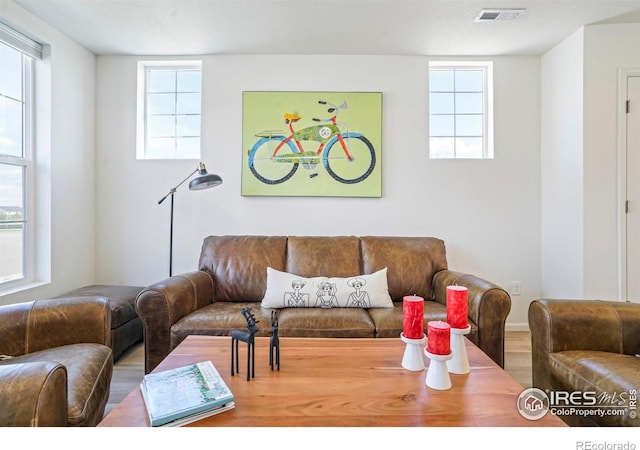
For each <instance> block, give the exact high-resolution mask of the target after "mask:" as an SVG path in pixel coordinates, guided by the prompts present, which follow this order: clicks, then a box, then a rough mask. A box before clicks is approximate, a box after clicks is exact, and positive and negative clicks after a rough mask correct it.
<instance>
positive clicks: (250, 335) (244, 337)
mask: <svg viewBox="0 0 640 450" xmlns="http://www.w3.org/2000/svg"><path fill="white" fill-rule="evenodd" d="M242 315H243V316H244V318H245V320H246V321H247V330H248V332H246V331H240V330H234V331H232V332H231V376H234V375H235V372H237V373H240V367H239V361H238V360H239V357H238V356H239V355H238V342H239V341H242V342H246V343H247V381H249V380H250V379H251V378H255V376H256V373H255V361H256V350H255V339H254V336H255V334H256V333H257V332H258V327H257V326H256V323H258V322H259V320H256V318H255V316H254V315H253V313H252V312H251V308H243V309H242ZM234 366H235V372H234V370H233V369H234Z"/></svg>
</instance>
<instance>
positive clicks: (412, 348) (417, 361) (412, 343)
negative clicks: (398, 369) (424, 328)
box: [400, 332, 427, 372]
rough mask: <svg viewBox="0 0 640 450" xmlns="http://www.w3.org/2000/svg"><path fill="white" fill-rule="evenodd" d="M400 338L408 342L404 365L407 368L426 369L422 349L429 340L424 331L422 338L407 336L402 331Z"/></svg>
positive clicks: (414, 369)
mask: <svg viewBox="0 0 640 450" xmlns="http://www.w3.org/2000/svg"><path fill="white" fill-rule="evenodd" d="M400 339H402V342H404V343H405V344H407V346H406V347H405V349H404V355H403V357H402V367H404V368H405V369H407V370H413V371H416V372H419V371H421V370H424V368H425V365H424V358H423V357H422V349H423V348H424V345H425V343H426V342H427V336H426V335H425V334H424V333H423V334H422V338H420V339H409V338H408V337H405V335H404V332H402V333H400Z"/></svg>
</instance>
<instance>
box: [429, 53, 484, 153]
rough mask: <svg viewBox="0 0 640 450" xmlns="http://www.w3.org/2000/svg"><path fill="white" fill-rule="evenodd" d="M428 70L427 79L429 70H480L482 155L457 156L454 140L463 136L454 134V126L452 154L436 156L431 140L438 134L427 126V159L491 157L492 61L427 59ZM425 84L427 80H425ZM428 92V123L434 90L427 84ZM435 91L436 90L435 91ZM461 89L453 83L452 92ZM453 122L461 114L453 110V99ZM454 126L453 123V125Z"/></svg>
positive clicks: (454, 92) (430, 116)
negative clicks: (481, 83)
mask: <svg viewBox="0 0 640 450" xmlns="http://www.w3.org/2000/svg"><path fill="white" fill-rule="evenodd" d="M428 70H429V72H428V76H427V80H429V78H430V75H431V72H432V71H435V70H443V71H444V70H453V71H454V72H455V71H460V70H481V71H482V72H483V86H482V94H483V101H482V118H483V120H482V122H483V123H482V156H477V157H476V156H458V155H457V154H456V153H457V150H456V140H457V138H460V137H464V136H458V135H457V134H456V130H455V128H454V132H453V135H452V136H446V137H452V138H453V139H454V149H453V156H436V155H434V154H433V152H432V141H433V139H434V138H437V137H440V136H433V135H432V132H431V126H429V144H428V147H429V159H493V158H494V132H493V114H494V111H493V62H492V61H429V69H428ZM427 84H429V82H428V81H427ZM427 92H428V119H429V123H430V122H431V118H432V113H431V94H432V93H434V91H431V87H430V86H429V87H428V89H427ZM436 92H437V91H436ZM458 92H463V91H456V89H455V85H454V88H453V91H451V93H452V94H454V99H455V94H456V93H458ZM452 115H453V117H454V124H455V121H456V118H457V117H458V116H459V115H461V114H458V113H456V111H455V100H454V112H453V114H452ZM454 127H455V125H454Z"/></svg>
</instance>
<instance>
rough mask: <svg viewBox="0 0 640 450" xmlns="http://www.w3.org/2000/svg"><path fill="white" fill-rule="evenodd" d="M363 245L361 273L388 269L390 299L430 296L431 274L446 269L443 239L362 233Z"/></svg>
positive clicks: (431, 294) (428, 297) (431, 288)
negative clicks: (406, 296)
mask: <svg viewBox="0 0 640 450" xmlns="http://www.w3.org/2000/svg"><path fill="white" fill-rule="evenodd" d="M360 242H361V246H362V269H363V271H364V272H363V273H373V272H376V271H378V270H380V269H384V268H385V267H386V268H387V282H388V284H389V295H390V296H391V300H393V301H400V300H402V297H404V296H405V295H419V296H420V297H422V298H424V299H428V300H430V299H433V298H434V297H435V295H434V292H433V285H432V280H433V276H434V275H435V274H436V273H437V272H439V271H441V270H445V269H447V255H446V251H445V246H444V241H442V240H441V239H437V238H433V237H385V236H365V237H362V238H360Z"/></svg>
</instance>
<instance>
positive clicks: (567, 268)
mask: <svg viewBox="0 0 640 450" xmlns="http://www.w3.org/2000/svg"><path fill="white" fill-rule="evenodd" d="M623 68H626V69H631V68H636V69H638V68H640V24H615V25H589V26H586V27H584V28H583V29H581V30H579V31H577V32H576V33H574V34H573V35H572V36H571V37H569V38H567V39H565V40H564V41H563V42H561V43H560V44H558V45H557V46H556V47H555V48H554V49H552V50H551V51H549V52H548V53H547V54H545V55H544V56H543V57H542V92H543V97H542V105H543V106H542V117H543V122H542V151H541V154H542V285H543V296H545V297H565V298H599V299H604V300H621V297H620V292H619V282H620V271H619V256H618V255H619V253H618V252H619V241H618V234H619V233H618V231H619V217H620V212H619V211H618V204H619V199H618V187H619V179H618V170H619V168H618V107H619V105H618V77H619V70H620V69H623Z"/></svg>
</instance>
